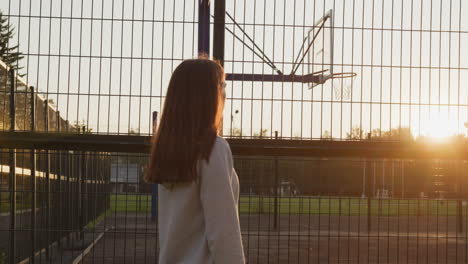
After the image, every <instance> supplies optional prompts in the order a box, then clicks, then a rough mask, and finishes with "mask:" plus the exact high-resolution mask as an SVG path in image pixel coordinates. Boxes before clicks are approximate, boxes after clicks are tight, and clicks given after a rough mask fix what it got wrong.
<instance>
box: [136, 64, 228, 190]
mask: <svg viewBox="0 0 468 264" xmlns="http://www.w3.org/2000/svg"><path fill="white" fill-rule="evenodd" d="M223 82H224V70H223V68H222V67H221V65H220V64H218V63H217V62H215V61H212V60H209V59H206V58H200V59H192V60H185V61H183V62H182V63H181V64H180V65H179V66H177V68H176V69H175V71H174V73H173V74H172V77H171V80H170V82H169V87H168V89H167V94H166V99H165V103H164V108H163V112H162V116H161V122H160V125H159V128H158V129H157V131H156V133H155V135H154V136H153V143H152V149H151V156H150V160H149V166H148V173H146V176H145V180H146V181H147V182H151V183H170V182H187V181H194V180H196V179H197V178H198V171H197V162H198V161H199V160H202V159H205V160H206V161H207V162H208V161H209V160H208V159H209V157H210V154H211V150H212V148H213V144H214V142H215V140H216V136H217V134H218V130H219V127H220V124H221V117H222V111H223V108H224V94H223V85H222V83H223Z"/></svg>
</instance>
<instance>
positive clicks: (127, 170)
mask: <svg viewBox="0 0 468 264" xmlns="http://www.w3.org/2000/svg"><path fill="white" fill-rule="evenodd" d="M140 175H141V167H140V164H112V165H111V184H112V188H113V190H112V191H113V192H118V193H119V192H138V191H139V190H138V189H139V185H140Z"/></svg>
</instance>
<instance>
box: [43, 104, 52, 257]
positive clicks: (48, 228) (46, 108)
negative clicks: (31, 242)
mask: <svg viewBox="0 0 468 264" xmlns="http://www.w3.org/2000/svg"><path fill="white" fill-rule="evenodd" d="M44 130H45V132H49V101H48V100H47V98H46V100H45V101H44ZM45 173H46V197H47V198H46V244H47V246H46V248H45V252H46V258H47V259H50V251H49V245H50V242H51V241H50V231H51V224H50V222H51V218H50V215H51V208H50V205H51V203H50V200H51V199H50V153H49V150H47V149H46V150H45Z"/></svg>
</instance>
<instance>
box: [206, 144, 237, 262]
mask: <svg viewBox="0 0 468 264" xmlns="http://www.w3.org/2000/svg"><path fill="white" fill-rule="evenodd" d="M232 164H233V162H232V154H231V150H230V148H229V145H228V144H227V142H225V141H224V140H223V139H220V138H217V140H216V142H215V144H214V146H213V150H212V153H211V156H210V159H209V162H208V163H207V162H206V161H203V162H202V164H201V175H200V177H201V186H200V198H201V203H202V207H203V214H204V217H205V230H206V236H207V240H208V247H209V250H210V253H211V255H212V257H213V260H214V263H215V264H219V263H236V264H237V263H245V260H244V251H243V248H242V238H241V231H240V224H239V215H238V212H237V201H236V199H235V197H236V196H235V195H234V193H233V188H232V177H234V175H233V166H232Z"/></svg>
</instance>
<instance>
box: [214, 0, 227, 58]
mask: <svg viewBox="0 0 468 264" xmlns="http://www.w3.org/2000/svg"><path fill="white" fill-rule="evenodd" d="M225 18H226V0H216V1H215V6H214V25H213V57H214V59H215V60H218V61H219V63H220V64H221V65H222V66H224V31H225V30H226V29H225V28H224V26H225Z"/></svg>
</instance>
